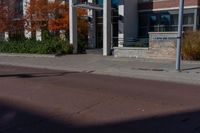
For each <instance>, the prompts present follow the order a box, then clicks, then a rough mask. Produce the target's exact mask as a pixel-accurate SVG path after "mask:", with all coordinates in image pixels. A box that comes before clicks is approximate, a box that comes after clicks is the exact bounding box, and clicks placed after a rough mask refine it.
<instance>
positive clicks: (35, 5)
mask: <svg viewBox="0 0 200 133" xmlns="http://www.w3.org/2000/svg"><path fill="white" fill-rule="evenodd" d="M27 6H28V8H27V11H26V16H25V19H26V29H28V30H29V31H36V30H37V29H43V30H49V31H51V32H56V31H60V30H64V31H66V34H68V33H69V5H68V3H66V2H65V1H63V0H55V1H53V2H47V0H31V2H30V3H27ZM86 13H87V12H86V10H83V9H78V10H77V19H78V33H80V34H84V35H87V21H86V20H84V19H82V16H85V15H86Z"/></svg>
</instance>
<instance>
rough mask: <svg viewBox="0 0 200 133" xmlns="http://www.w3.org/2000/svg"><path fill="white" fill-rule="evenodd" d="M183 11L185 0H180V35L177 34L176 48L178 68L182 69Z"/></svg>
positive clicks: (178, 69)
mask: <svg viewBox="0 0 200 133" xmlns="http://www.w3.org/2000/svg"><path fill="white" fill-rule="evenodd" d="M183 12H184V0H179V19H178V36H177V48H176V70H177V71H181V43H182V36H183V34H182V33H183Z"/></svg>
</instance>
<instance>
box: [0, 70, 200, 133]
mask: <svg viewBox="0 0 200 133" xmlns="http://www.w3.org/2000/svg"><path fill="white" fill-rule="evenodd" d="M172 78H173V77H172ZM112 132H113V133H200V86H195V85H189V84H178V83H170V82H161V81H153V80H152V81H151V80H142V79H133V78H122V77H112V76H105V75H95V74H90V72H87V73H79V72H67V71H56V70H46V69H34V68H25V67H14V66H0V133H112Z"/></svg>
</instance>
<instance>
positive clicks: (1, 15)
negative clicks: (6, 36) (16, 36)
mask: <svg viewBox="0 0 200 133" xmlns="http://www.w3.org/2000/svg"><path fill="white" fill-rule="evenodd" d="M18 4H19V3H18V0H12V1H11V0H5V1H3V0H2V1H0V32H5V31H7V32H8V31H9V32H10V33H16V32H20V31H22V30H23V26H24V23H23V22H24V20H23V18H22V12H21V11H20V10H16V8H14V7H15V6H17V5H18Z"/></svg>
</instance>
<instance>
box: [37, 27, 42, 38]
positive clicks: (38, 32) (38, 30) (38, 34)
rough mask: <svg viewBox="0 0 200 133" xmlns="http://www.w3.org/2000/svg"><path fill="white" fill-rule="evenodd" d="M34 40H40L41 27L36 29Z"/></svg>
mask: <svg viewBox="0 0 200 133" xmlns="http://www.w3.org/2000/svg"><path fill="white" fill-rule="evenodd" d="M36 40H37V41H42V30H41V29H37V30H36Z"/></svg>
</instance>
